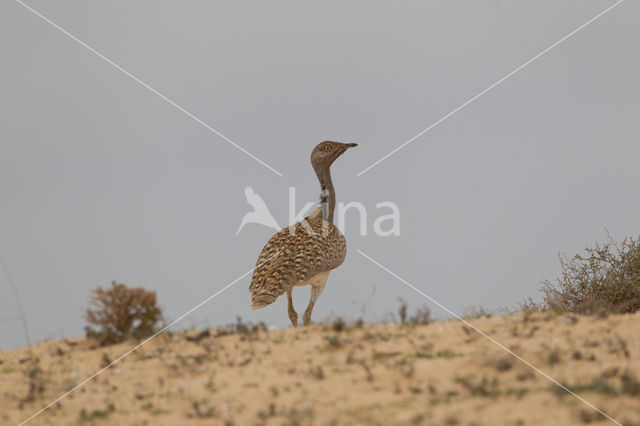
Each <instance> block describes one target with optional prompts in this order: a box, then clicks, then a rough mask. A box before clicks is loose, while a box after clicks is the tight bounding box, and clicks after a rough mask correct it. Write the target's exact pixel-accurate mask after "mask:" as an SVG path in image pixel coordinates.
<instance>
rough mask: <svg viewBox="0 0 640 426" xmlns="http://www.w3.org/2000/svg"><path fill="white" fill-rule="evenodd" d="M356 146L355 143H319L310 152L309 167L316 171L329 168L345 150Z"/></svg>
mask: <svg viewBox="0 0 640 426" xmlns="http://www.w3.org/2000/svg"><path fill="white" fill-rule="evenodd" d="M354 146H358V144H357V143H341V142H333V141H324V142H320V143H319V144H318V145H316V147H315V148H314V149H313V151H312V152H311V165H312V166H313V168H314V169H315V170H316V171H317V170H320V169H323V168H329V166H331V164H333V162H334V161H336V158H338V157H340V156H341V155H342V154H344V152H345V151H346V150H348V149H349V148H353V147H354Z"/></svg>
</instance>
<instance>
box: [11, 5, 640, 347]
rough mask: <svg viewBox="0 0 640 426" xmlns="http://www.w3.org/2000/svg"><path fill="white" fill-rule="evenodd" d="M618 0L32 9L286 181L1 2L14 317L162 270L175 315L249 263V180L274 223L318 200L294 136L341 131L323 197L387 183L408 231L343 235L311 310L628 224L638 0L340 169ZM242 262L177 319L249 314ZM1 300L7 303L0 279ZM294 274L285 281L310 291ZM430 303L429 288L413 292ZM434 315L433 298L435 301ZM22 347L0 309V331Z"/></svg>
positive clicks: (459, 275)
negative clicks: (341, 152) (342, 151)
mask: <svg viewBox="0 0 640 426" xmlns="http://www.w3.org/2000/svg"><path fill="white" fill-rule="evenodd" d="M613 3H614V1H603V0H580V1H577V0H576V1H566V0H562V1H558V0H549V1H547V0H544V1H541V0H536V1H497V0H491V1H488V0H483V1H478V0H468V1H455V2H453V1H450V0H442V1H419V2H418V1H416V2H401V3H398V2H371V1H357V2H356V1H353V2H348V3H345V2H323V3H322V4H308V3H304V4H302V3H301V2H294V1H290V2H251V3H244V2H243V3H240V2H231V1H229V2H215V3H214V2H205V1H194V2H174V1H158V0H154V1H150V0H145V1H138V2H128V1H127V2H125V1H110V2H86V1H79V0H74V1H58V2H46V1H43V0H31V1H29V2H28V4H29V5H31V6H32V7H34V8H36V9H38V10H39V11H40V12H41V13H43V14H44V15H45V16H47V17H48V18H49V19H51V20H52V21H54V22H55V23H57V24H58V25H60V26H61V27H63V28H65V29H66V30H68V31H69V32H71V33H73V34H74V35H75V36H77V37H78V38H80V39H81V40H83V41H84V42H85V43H87V44H88V45H90V46H92V47H93V48H95V49H96V50H98V51H100V52H101V53H103V54H104V55H106V56H107V57H109V58H110V59H112V60H113V61H115V62H116V63H118V64H120V65H121V66H122V67H124V68H125V69H127V70H128V71H130V72H131V73H133V74H135V75H136V76H138V77H139V78H140V79H142V80H143V81H145V82H146V83H148V84H149V85H151V86H153V87H154V88H156V89H157V90H159V91H160V92H162V93H163V94H164V95H166V96H167V97H169V98H171V99H172V100H174V101H175V102H177V103H178V104H180V105H182V106H183V107H185V108H186V109H188V110H189V111H191V112H192V113H194V114H195V115H197V116H198V117H200V118H201V119H202V120H204V121H205V122H206V123H208V124H209V125H211V126H213V127H214V128H216V129H217V130H219V131H220V132H222V133H223V134H225V135H226V136H228V137H229V138H231V139H232V140H233V141H235V142H236V143H238V144H240V145H241V146H243V147H244V148H246V149H247V150H249V151H250V152H252V153H253V154H255V155H256V156H257V157H259V158H261V159H262V160H264V161H265V162H267V163H268V164H270V165H271V166H273V167H274V168H276V169H277V170H279V171H280V172H282V173H283V174H284V176H283V177H279V176H277V175H275V174H274V173H273V172H271V171H270V170H268V169H267V168H265V167H263V166H262V165H260V164H258V163H257V162H255V161H254V160H253V159H251V158H250V157H248V156H247V155H245V154H244V153H242V152H240V151H239V150H237V149H236V148H234V147H233V146H231V145H230V144H228V143H227V142H225V141H224V140H223V139H221V138H220V137H218V136H216V135H214V134H212V133H211V132H210V131H208V130H207V129H205V128H204V127H202V126H201V125H199V124H198V123H196V122H195V121H193V120H192V119H190V118H188V117H187V116H185V115H184V114H183V113H181V112H180V111H178V110H176V109H175V108H174V107H172V106H171V105H169V104H167V103H166V102H165V101H163V100H162V99H160V98H158V97H157V96H156V95H154V94H153V93H151V92H149V91H148V90H146V89H145V88H143V87H141V86H140V85H138V84H137V83H135V82H134V81H132V80H131V79H129V78H128V77H126V76H125V75H124V74H122V73H121V72H119V71H118V70H116V69H115V68H113V67H112V66H110V65H109V64H107V63H105V62H104V61H102V60H101V59H99V58H98V57H96V56H95V55H94V54H92V53H91V52H89V51H88V50H86V49H85V48H83V47H81V46H79V45H78V44H76V43H75V42H73V41H72V40H70V39H69V38H68V37H66V36H65V35H63V34H62V33H60V32H58V31H56V30H55V29H53V28H52V27H51V26H49V25H48V24H47V23H45V22H44V21H42V20H41V19H39V18H38V17H36V16H35V15H33V14H32V13H30V12H29V11H27V10H26V9H24V8H23V7H22V6H20V5H19V4H18V3H16V2H14V1H11V0H7V1H4V2H2V3H1V4H0V58H1V61H2V66H1V71H0V193H1V194H2V201H1V202H0V254H1V255H2V256H3V257H4V259H5V260H6V262H7V264H8V265H9V267H10V268H11V271H12V274H13V276H14V279H15V281H16V284H17V285H18V287H19V291H20V294H21V296H22V299H23V302H24V305H25V309H26V311H27V316H28V321H29V325H30V328H31V331H32V336H33V337H34V338H35V339H36V340H40V339H43V338H45V337H47V336H50V335H52V334H54V333H56V332H59V331H60V330H63V331H64V333H65V335H67V336H72V335H80V334H82V330H83V327H84V325H85V323H84V319H83V309H84V307H86V304H87V298H88V292H89V289H91V288H94V287H96V286H98V285H103V286H104V285H108V284H109V283H110V282H111V280H117V281H118V282H124V283H127V284H128V285H144V286H145V287H148V288H150V289H155V290H157V292H158V297H159V300H160V303H161V305H162V306H163V307H164V309H165V312H166V314H167V316H168V317H169V318H170V319H172V318H176V317H178V316H179V315H180V314H182V313H183V312H185V311H187V310H188V309H189V308H191V307H192V306H194V305H196V304H197V303H199V302H200V301H201V300H202V299H204V298H206V297H208V296H209V295H211V294H213V293H215V292H216V291H217V290H218V289H220V288H222V287H223V286H225V285H226V284H227V283H229V282H231V281H232V280H233V279H235V278H236V277H238V276H240V275H241V274H243V273H244V272H246V271H248V270H249V269H250V268H252V267H253V265H254V263H255V260H256V258H257V255H258V253H259V251H260V250H261V248H262V246H263V245H264V243H265V242H266V241H267V239H268V238H269V237H270V236H271V234H272V231H271V230H269V229H267V228H263V227H260V226H258V225H248V226H246V227H245V228H244V229H243V231H242V233H240V235H239V236H238V237H236V236H235V231H236V229H237V227H238V225H239V223H240V219H241V218H242V216H243V215H244V214H245V213H246V212H247V211H248V210H249V206H248V205H247V204H246V202H245V199H244V194H243V188H244V186H246V185H252V186H253V187H254V188H255V190H256V192H257V193H259V194H260V195H261V196H262V197H263V198H264V199H265V201H266V202H267V204H268V205H269V207H270V208H271V211H272V213H273V214H274V216H275V217H276V218H277V219H278V221H279V222H280V223H285V222H286V218H287V215H288V212H287V209H288V187H289V186H294V185H295V186H296V187H297V195H298V206H299V207H301V206H302V204H303V203H304V202H306V201H313V200H316V199H317V196H318V192H319V187H318V184H317V182H316V178H315V175H314V173H313V170H312V169H311V166H310V164H309V154H310V151H311V149H312V148H313V146H314V145H315V144H316V143H317V142H320V141H322V140H325V139H333V140H338V141H345V142H357V143H358V144H359V147H358V148H356V149H354V150H352V151H350V152H348V153H347V154H346V155H345V156H344V157H343V158H341V159H339V160H338V161H337V162H336V163H335V164H334V167H333V172H334V181H335V184H336V190H337V195H338V199H339V200H342V201H350V200H358V201H361V202H362V203H364V204H365V205H366V206H367V207H368V209H369V214H370V217H369V225H368V226H369V230H371V229H372V225H373V220H374V219H375V217H376V216H377V213H376V209H375V204H376V203H377V202H380V201H386V200H389V201H393V202H395V203H397V204H398V206H399V207H400V209H401V214H402V217H401V221H402V223H401V236H400V237H387V238H380V237H376V236H375V235H373V234H372V233H371V232H370V233H369V235H368V236H366V237H361V236H359V235H358V227H357V224H358V222H357V217H356V215H355V214H353V215H352V216H349V220H348V222H347V230H346V236H347V241H348V246H349V253H348V255H347V260H346V261H345V263H344V264H343V265H342V267H341V268H340V269H338V270H336V271H335V272H333V273H332V274H331V276H330V278H329V282H328V284H327V287H326V289H325V291H324V293H323V295H322V297H321V298H320V299H319V301H318V303H317V304H316V308H315V310H314V319H316V320H320V319H322V318H325V317H327V316H328V315H330V313H331V312H335V313H336V314H339V315H344V316H346V317H349V318H356V317H358V316H360V315H361V310H362V305H363V304H365V303H366V302H367V301H368V300H369V299H370V295H371V294H372V289H373V288H375V294H374V295H373V297H372V298H371V300H370V303H369V304H368V305H367V307H366V313H365V318H366V319H369V320H373V319H382V318H384V316H385V315H386V314H387V313H388V312H390V311H394V310H395V309H396V307H397V298H398V297H403V298H405V299H408V300H410V306H411V309H414V308H415V307H417V306H418V305H422V304H423V303H427V301H426V300H423V299H421V296H419V295H417V294H416V293H415V292H413V291H412V290H410V289H408V288H406V287H405V286H404V285H403V284H401V283H400V282H398V281H396V280H395V279H394V278H393V277H391V276H389V275H386V274H385V273H384V272H382V271H381V270H380V269H378V268H377V267H376V266H375V265H373V264H371V263H370V262H369V261H367V260H366V259H364V258H362V257H361V256H359V255H358V254H357V253H356V251H355V250H356V249H358V248H359V249H361V250H362V251H363V252H365V253H367V254H368V255H370V256H372V257H373V258H375V259H376V260H378V261H380V262H381V263H382V264H384V265H385V266H387V267H389V268H390V269H392V270H393V271H394V272H396V273H397V274H398V275H400V276H402V277H403V278H404V279H406V280H407V281H409V282H411V283H413V284H414V285H415V286H416V287H419V288H420V289H422V290H423V291H424V292H425V293H427V294H429V295H430V296H432V297H434V298H435V299H437V300H439V301H440V302H441V303H442V304H444V305H445V306H447V307H449V308H451V309H452V310H453V311H455V312H459V313H462V311H463V310H464V308H465V307H468V306H471V305H483V306H485V307H488V308H496V307H500V306H504V305H512V304H513V303H514V302H516V301H520V300H523V299H524V298H525V297H527V296H537V295H538V294H537V290H536V288H537V287H538V282H539V281H540V280H541V279H543V278H551V277H554V276H556V275H557V274H558V271H559V266H558V261H557V252H558V251H567V252H569V253H573V252H576V251H578V250H580V249H582V248H583V247H584V246H586V245H589V244H591V243H592V242H593V241H594V240H602V239H604V238H606V234H605V228H607V229H608V230H609V231H610V232H611V234H612V235H613V236H614V237H616V238H623V237H624V236H627V235H637V234H638V233H639V232H640V198H639V197H638V196H637V187H638V182H640V167H638V158H640V144H639V143H638V142H639V139H638V133H639V131H640V121H639V120H638V112H640V108H639V102H638V99H639V98H640V83H639V82H638V78H637V76H638V75H640V60H639V58H638V55H637V41H638V39H639V38H640V28H639V27H638V25H637V21H638V16H640V15H639V14H640V4H638V3H637V2H632V1H626V2H624V3H623V4H621V5H620V6H619V7H618V8H616V9H614V10H613V11H611V12H610V13H609V14H607V15H605V16H604V17H602V18H601V19H600V20H598V21H596V22H595V23H593V24H592V25H590V26H589V27H587V28H586V29H584V30H583V31H581V32H580V33H578V34H577V35H575V36H574V37H572V38H571V39H569V40H568V41H567V42H565V43H563V44H562V45H560V46H558V47H557V48H556V49H554V50H553V51H551V52H549V53H548V54H546V55H545V56H543V57H542V58H540V59H539V60H538V61H536V62H534V63H533V64H531V65H530V66H528V67H527V68H526V69H524V70H523V71H521V72H520V73H518V74H517V75H515V76H514V77H512V78H511V79H509V80H507V81H505V82H504V83H503V84H502V85H500V86H499V87H497V88H495V89H494V90H492V91H491V92H489V93H487V94H486V95H485V96H483V97H482V98H480V99H478V100H477V101H476V102H474V103H473V104H472V105H470V106H469V107H467V108H465V109H464V110H462V111H460V112H459V113H458V114H456V115H455V116H453V117H451V118H450V119H449V120H447V121H446V122H444V123H442V124H441V125H440V126H438V127H436V128H435V129H433V130H432V131H431V132H429V133H427V134H426V135H424V136H422V137H421V138H419V139H417V140H416V141H415V142H413V143H412V144H411V145H409V146H408V147H406V148H405V149H403V150H401V151H399V152H398V153H397V154H395V155H394V156H392V157H390V158H389V159H387V160H386V161H385V162H383V163H381V164H380V165H378V166H377V167H375V168H373V169H371V170H370V171H369V172H367V173H366V174H364V175H362V176H361V177H356V173H357V172H359V171H361V170H362V169H364V168H365V167H367V166H369V165H370V164H371V163H372V162H374V161H375V160H377V159H378V158H380V157H381V156H383V155H384V154H386V153H387V152H389V151H390V150H392V149H393V148H395V147H396V146H397V145H399V144H400V143H402V142H404V141H405V140H407V139H409V138H410V137H412V136H414V135H415V134H416V133H418V132H419V131H421V130H422V129H424V128H425V127H427V126H428V125H430V124H431V123H433V122H434V121H436V120H438V119H439V118H440V117H442V116H443V115H445V114H446V113H448V112H449V111H451V110H452V109H454V108H455V107H457V106H458V105H460V104H462V103H463V102H465V101H466V100H467V99H469V98H470V97H471V96H473V95H475V94H476V93H478V92H479V91H481V90H482V89H484V88H486V87H487V86H488V85H490V84H491V83H493V82H494V81H496V80H497V79H499V78H501V77H502V76H504V75H505V74H506V73H508V72H509V71H511V70H513V69H514V68H515V67H517V66H518V65H520V64H522V63H523V62H525V61H526V60H528V59H530V58H531V57H533V56H534V55H536V54H537V53H539V52H540V51H541V50H543V49H544V48H546V47H548V46H549V45H551V44H553V43H554V42H556V41H557V40H559V39H560V38H562V37H563V36H565V35H566V34H567V33H569V32H571V31H572V30H574V29H575V28H577V27H578V26H580V25H582V24H583V23H584V22H586V21H587V20H589V19H591V18H592V17H593V16H595V15H597V14H598V13H599V12H600V11H602V10H604V9H605V8H607V7H608V6H610V5H611V4H613ZM248 282H249V278H246V279H244V280H243V281H241V282H239V283H238V284H237V285H236V286H234V287H232V288H230V289H229V290H228V291H226V292H225V293H223V294H222V295H220V296H219V297H217V298H216V299H214V300H212V301H211V302H210V303H208V304H207V305H205V306H203V307H202V308H201V309H200V310H198V311H197V312H195V313H194V314H193V315H192V316H190V317H189V318H187V319H185V320H184V321H183V322H182V323H181V324H180V326H183V327H184V326H190V325H192V324H198V325H204V324H206V321H207V320H208V322H209V323H210V324H212V325H216V324H222V323H228V322H232V321H234V318H235V316H237V315H240V316H242V317H243V318H245V319H246V320H250V321H260V320H264V321H266V322H268V323H273V324H276V325H278V326H286V325H287V324H288V318H287V314H286V300H285V299H286V298H285V299H283V300H278V301H277V302H276V303H275V304H274V305H272V306H270V307H268V308H265V309H263V310H259V311H255V312H252V311H251V310H250V303H249V295H248V291H247V288H248ZM0 283H1V285H0V312H1V313H2V315H0V316H7V315H13V314H16V313H17V307H16V306H15V304H14V300H13V297H12V296H11V293H10V289H9V286H8V283H6V281H5V279H4V277H2V278H1V280H0ZM308 294H309V290H308V289H306V288H304V289H296V291H295V292H294V303H295V304H296V308H297V309H298V311H303V310H304V307H305V306H306V303H307V301H308ZM427 304H428V303H427ZM430 307H431V309H432V310H433V312H434V314H435V315H438V316H444V315H443V313H442V312H441V311H440V310H439V308H437V307H436V306H430ZM22 344H24V338H23V335H22V331H21V328H20V323H19V322H18V321H4V322H1V323H0V348H1V349H6V348H8V347H12V346H17V345H22Z"/></svg>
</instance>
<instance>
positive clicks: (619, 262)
mask: <svg viewBox="0 0 640 426" xmlns="http://www.w3.org/2000/svg"><path fill="white" fill-rule="evenodd" d="M560 264H561V266H562V276H561V277H560V278H559V279H558V280H557V281H556V282H555V283H552V282H550V281H548V280H546V281H543V287H542V289H541V290H542V292H543V294H544V297H543V300H544V302H543V305H542V307H543V308H546V309H551V310H557V311H567V312H575V313H580V314H607V313H630V312H637V311H638V310H640V241H639V240H635V239H633V238H626V239H625V240H624V241H622V242H621V243H616V242H615V241H613V240H610V241H609V242H608V243H606V244H602V245H601V244H598V243H596V244H595V246H594V247H593V248H587V249H586V254H585V255H584V256H583V255H580V254H576V255H575V256H573V257H572V258H568V257H567V256H565V255H560Z"/></svg>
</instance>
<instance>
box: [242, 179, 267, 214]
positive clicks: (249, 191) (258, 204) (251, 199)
mask: <svg viewBox="0 0 640 426" xmlns="http://www.w3.org/2000/svg"><path fill="white" fill-rule="evenodd" d="M244 196H245V198H246V199H247V203H249V205H250V206H251V207H253V209H254V210H255V211H267V212H269V208H268V207H267V204H266V203H265V202H264V200H263V199H262V197H261V196H259V195H258V194H256V193H255V191H254V190H253V188H252V187H250V186H247V187H245V188H244ZM269 214H270V213H269Z"/></svg>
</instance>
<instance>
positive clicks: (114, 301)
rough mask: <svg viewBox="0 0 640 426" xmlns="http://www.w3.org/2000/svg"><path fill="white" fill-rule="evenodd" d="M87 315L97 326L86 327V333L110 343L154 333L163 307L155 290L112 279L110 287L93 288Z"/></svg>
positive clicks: (106, 343)
mask: <svg viewBox="0 0 640 426" xmlns="http://www.w3.org/2000/svg"><path fill="white" fill-rule="evenodd" d="M85 318H86V320H87V322H89V323H90V324H92V325H94V326H96V327H97V328H92V327H90V326H87V327H85V330H86V333H87V337H90V338H94V339H97V340H98V341H99V342H100V344H101V345H110V344H114V343H119V342H122V341H124V340H126V339H129V338H131V337H133V338H136V339H142V338H144V337H148V336H150V335H152V334H153V333H155V332H156V331H157V330H158V328H159V326H160V324H161V322H162V311H161V310H160V308H159V307H158V306H157V305H156V292H155V291H148V290H145V289H144V288H142V287H137V288H129V287H127V286H126V285H124V284H117V283H116V282H115V281H113V282H112V283H111V288H109V289H103V288H102V287H98V288H96V289H95V290H92V291H91V296H90V298H89V308H87V311H86V314H85Z"/></svg>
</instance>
